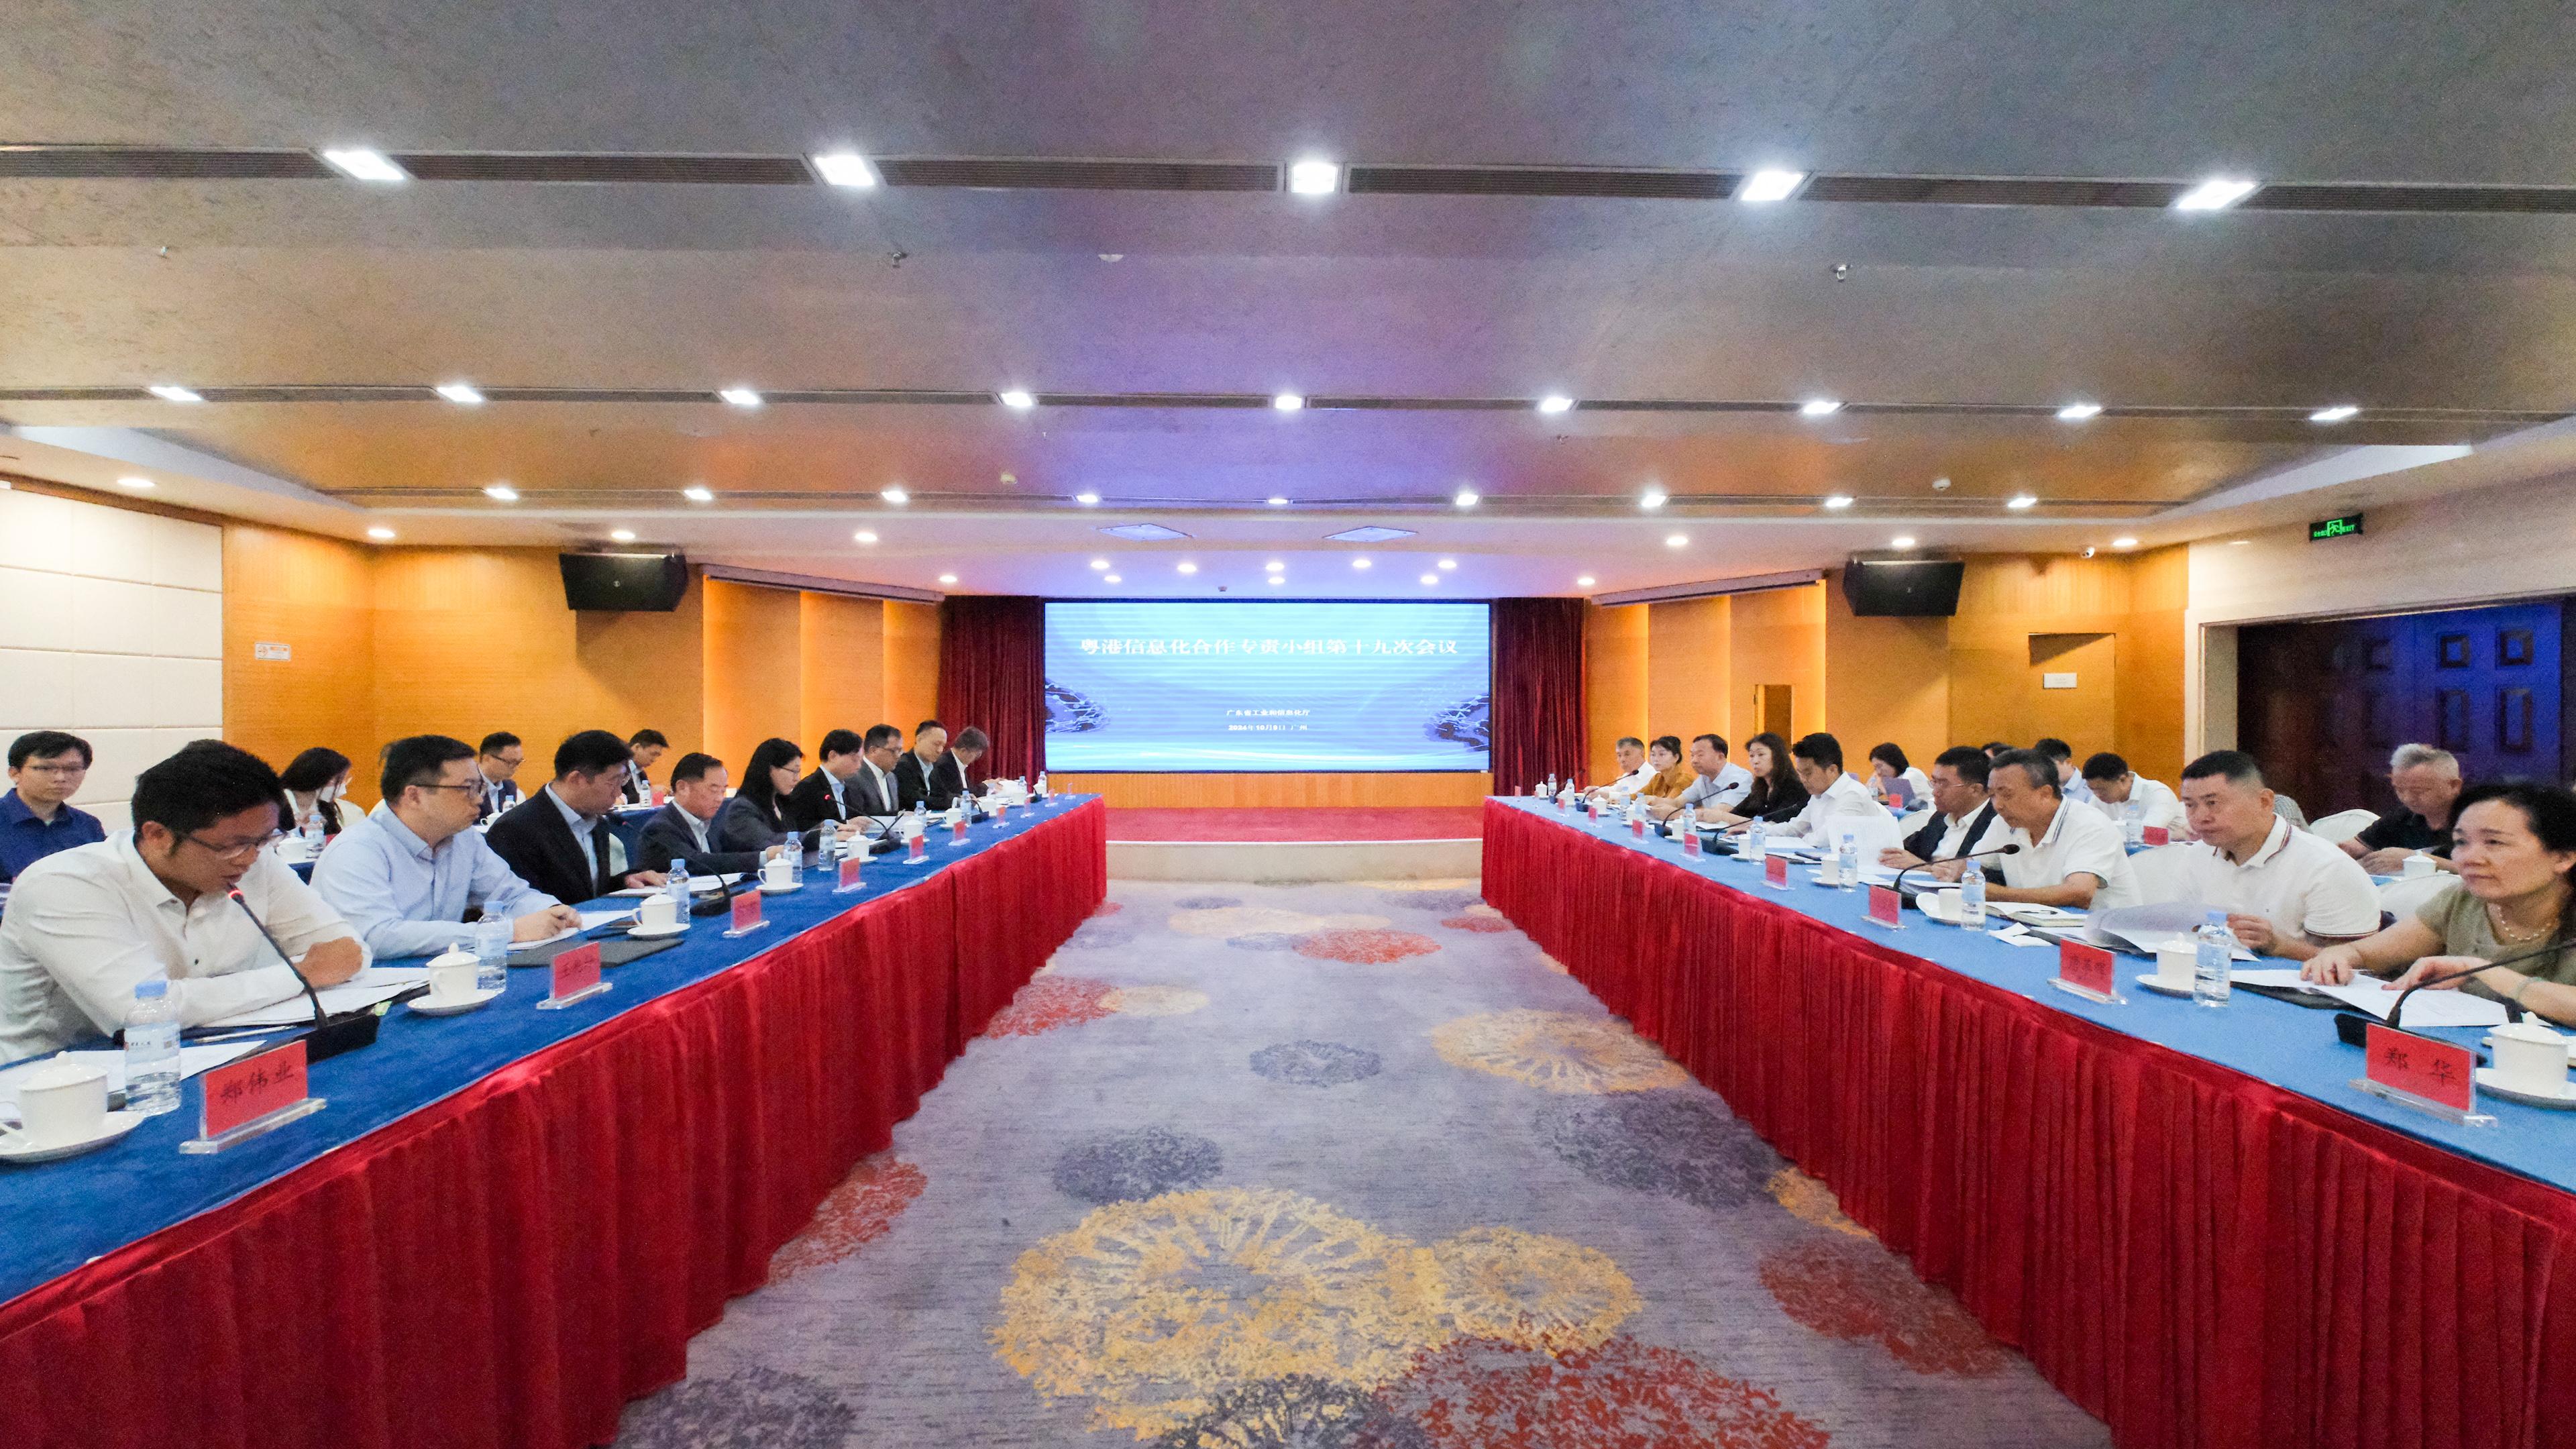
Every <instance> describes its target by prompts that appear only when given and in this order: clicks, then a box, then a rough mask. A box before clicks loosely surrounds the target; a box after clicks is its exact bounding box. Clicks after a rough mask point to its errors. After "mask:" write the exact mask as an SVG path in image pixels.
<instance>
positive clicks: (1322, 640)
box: [1046, 601, 1493, 773]
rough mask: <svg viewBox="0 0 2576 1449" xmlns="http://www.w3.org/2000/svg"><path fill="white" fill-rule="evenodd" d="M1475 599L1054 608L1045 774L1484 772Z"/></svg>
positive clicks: (1487, 693) (1487, 717)
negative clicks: (1465, 601) (1455, 601)
mask: <svg viewBox="0 0 2576 1449" xmlns="http://www.w3.org/2000/svg"><path fill="white" fill-rule="evenodd" d="M1486 615H1487V610H1486V606H1485V605H1483V604H1296V603H1287V602H1284V601H1283V602H1280V603H1276V604H1273V603H1258V604H1211V603H1206V602H1203V601H1192V602H1189V603H1127V604H1088V603H1050V604H1048V605H1047V606H1046V694H1047V726H1046V728H1047V738H1046V763H1047V768H1048V769H1050V770H1136V771H1159V772H1182V771H1215V772H1226V773H1233V772H1238V771H1295V770H1331V771H1337V772H1338V771H1348V770H1482V769H1486V768H1488V767H1489V764H1490V761H1491V758H1492V750H1493V727H1492V720H1491V708H1490V706H1491V704H1492V699H1493V695H1492V691H1493V674H1492V669H1491V664H1490V654H1491V650H1490V648H1489V647H1488V645H1489V640H1490V638H1491V635H1490V634H1489V633H1488V622H1487V618H1486Z"/></svg>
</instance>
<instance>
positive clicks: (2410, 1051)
mask: <svg viewBox="0 0 2576 1449" xmlns="http://www.w3.org/2000/svg"><path fill="white" fill-rule="evenodd" d="M2364 1050H2365V1051H2366V1052H2367V1053H2368V1058H2367V1060H2368V1063H2369V1064H2368V1065H2367V1066H2365V1067H2364V1068H2363V1069H2362V1075H2363V1076H2364V1077H2366V1078H2367V1079H2368V1080H2370V1081H2373V1082H2376V1083H2378V1084H2379V1085H2380V1086H2383V1087H2386V1088H2389V1089H2390V1090H2392V1091H2398V1092H2403V1093H2405V1094H2406V1095H2408V1096H2410V1097H2421V1098H2422V1099H2424V1100H2425V1101H2427V1102H2432V1103H2435V1104H2438V1105H2440V1106H2444V1107H2448V1108H2450V1109H2451V1110H2452V1111H2454V1112H2474V1111H2476V1110H2477V1105H2478V1091H2477V1078H2476V1076H2475V1075H2474V1072H2475V1069H2476V1067H2477V1058H2476V1057H2474V1056H2473V1055H2471V1054H2470V1051H2469V1049H2468V1048H2467V1047H2464V1046H2453V1045H2451V1044H2450V1043H2449V1042H2446V1041H2435V1040H2433V1039H2432V1038H2431V1037H2426V1036H2417V1035H2416V1034H2415V1033H2413V1032H2411V1031H2399V1030H2397V1029H2396V1028H2394V1027H2386V1026H2381V1025H2379V1024H2378V1023H2376V1022H2373V1023H2371V1026H2370V1029H2369V1033H2368V1037H2367V1045H2366V1046H2365V1047H2364Z"/></svg>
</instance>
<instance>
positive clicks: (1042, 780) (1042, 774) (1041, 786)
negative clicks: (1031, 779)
mask: <svg viewBox="0 0 2576 1449" xmlns="http://www.w3.org/2000/svg"><path fill="white" fill-rule="evenodd" d="M1046 792H1047V788H1046V771H1044V770H1040V771H1038V798H1039V799H1041V800H1043V799H1045V798H1046Z"/></svg>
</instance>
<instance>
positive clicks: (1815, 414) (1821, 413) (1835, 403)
mask: <svg viewBox="0 0 2576 1449" xmlns="http://www.w3.org/2000/svg"><path fill="white" fill-rule="evenodd" d="M1842 410H1843V405H1842V400H1841V399H1840V398H1830V397H1811V398H1809V399H1807V400H1806V401H1805V402H1802V403H1800V404H1798V416H1800V417H1802V418H1821V417H1826V416H1829V415H1831V414H1833V413H1838V412H1841V411H1842Z"/></svg>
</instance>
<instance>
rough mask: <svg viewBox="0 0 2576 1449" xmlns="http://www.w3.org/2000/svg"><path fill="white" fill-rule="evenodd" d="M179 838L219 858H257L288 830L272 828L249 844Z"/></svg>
mask: <svg viewBox="0 0 2576 1449" xmlns="http://www.w3.org/2000/svg"><path fill="white" fill-rule="evenodd" d="M179 838H180V839H181V840H184V841H186V842H188V843H189V844H190V845H193V846H195V847H197V848H198V849H200V850H203V851H205V852H207V853H208V854H210V855H212V856H214V857H215V858H217V859H219V860H256V859H258V858H259V853H260V852H261V851H263V850H266V849H268V848H269V847H270V846H272V845H275V844H276V843H277V842H279V841H281V840H284V839H285V838H286V832H285V831H283V830H272V831H270V832H269V833H267V834H266V835H263V836H261V837H260V838H259V839H257V840H254V841H252V842H250V843H249V844H248V845H217V844H215V843H214V842H213V841H211V840H200V839H198V838H197V837H196V836H194V835H182V836H180V837H179Z"/></svg>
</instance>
